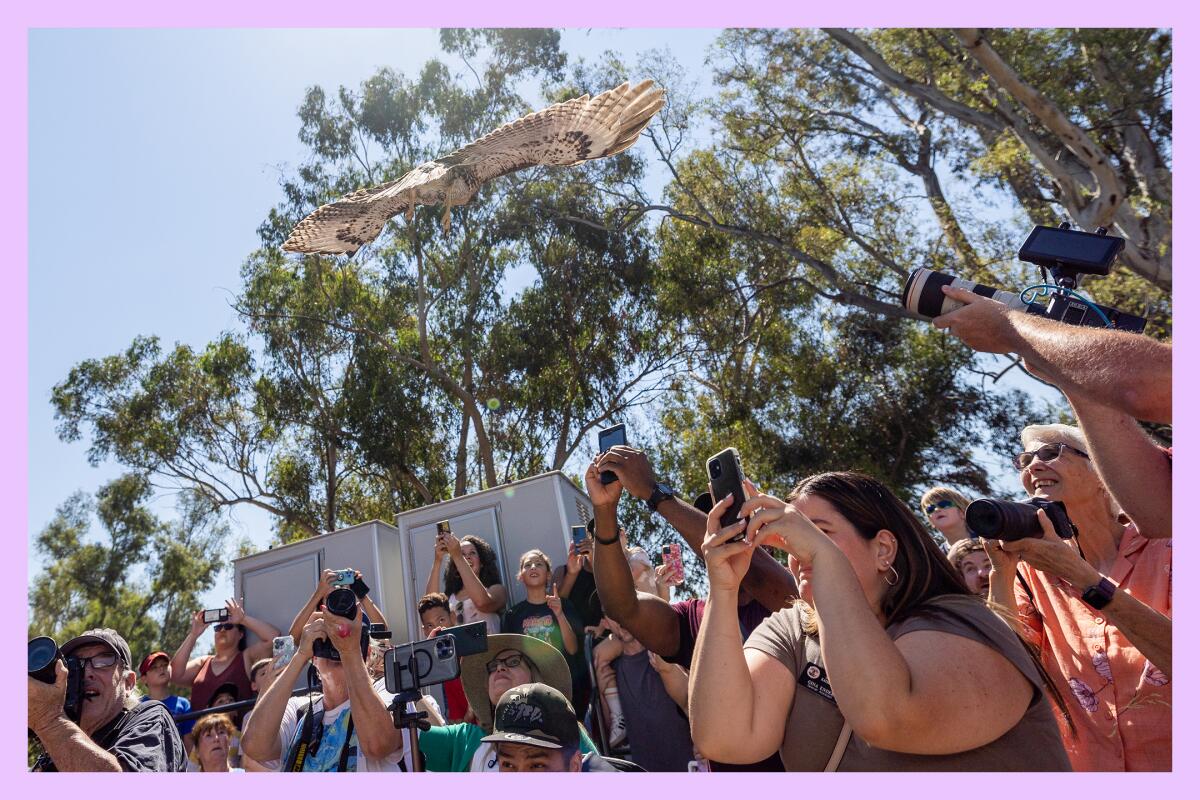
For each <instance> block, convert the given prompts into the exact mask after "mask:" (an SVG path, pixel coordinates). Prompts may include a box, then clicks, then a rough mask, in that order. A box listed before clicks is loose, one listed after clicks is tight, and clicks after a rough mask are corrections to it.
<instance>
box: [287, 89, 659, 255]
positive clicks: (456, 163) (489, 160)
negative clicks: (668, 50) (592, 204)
mask: <svg viewBox="0 0 1200 800" xmlns="http://www.w3.org/2000/svg"><path fill="white" fill-rule="evenodd" d="M663 103H664V100H663V91H662V89H658V88H655V87H654V85H653V81H642V82H641V83H639V84H638V85H637V86H632V87H631V86H630V85H629V84H628V83H623V84H621V85H620V86H618V87H617V88H615V89H609V90H608V91H607V92H604V93H603V94H599V95H596V96H595V97H590V96H588V95H586V94H585V95H584V96H583V97H576V98H575V99H574V100H567V101H566V102H563V103H557V104H555V105H552V106H550V107H549V108H545V109H542V110H541V111H537V112H535V113H533V114H529V115H528V116H524V117H521V118H520V119H519V120H516V121H515V122H510V123H508V124H507V125H504V126H502V127H499V128H497V129H496V130H494V131H492V132H491V133H489V134H488V135H486V136H484V137H483V138H480V139H476V140H475V141H473V142H471V143H470V144H469V145H467V146H466V147H463V148H461V149H459V150H456V151H454V152H453V153H451V154H450V155H448V156H443V157H442V158H439V159H436V160H434V161H427V162H425V163H424V164H421V165H420V166H419V167H416V168H415V169H413V170H410V171H409V172H408V174H406V175H405V176H404V177H402V178H399V179H397V180H394V181H389V182H388V183H385V184H382V185H381V186H373V187H370V188H367V189H359V190H358V191H355V192H352V193H350V194H348V195H346V196H345V197H343V198H341V199H340V200H335V201H334V202H332V203H327V204H325V205H323V206H321V207H320V208H318V209H317V210H316V211H314V212H313V213H311V214H309V215H308V216H307V217H305V218H304V219H303V220H301V222H300V224H299V225H297V226H296V227H295V229H294V230H293V231H292V233H291V235H290V236H288V239H287V241H286V242H284V244H283V249H284V250H290V251H291V252H294V253H323V254H326V255H335V254H339V253H351V254H353V253H354V252H355V251H357V250H358V248H360V247H362V246H363V245H364V244H367V243H369V242H371V241H373V240H374V239H375V237H376V236H378V235H379V233H380V231H382V230H383V226H384V224H385V223H386V222H387V221H388V220H389V219H391V218H392V217H394V216H396V215H397V214H407V215H408V218H409V220H411V219H412V214H413V208H414V206H416V205H418V204H420V205H444V206H445V207H446V213H445V215H444V216H443V217H442V226H443V228H445V229H446V230H449V228H450V209H452V208H454V206H461V205H463V204H465V203H467V202H469V201H470V200H471V198H472V197H474V196H475V193H476V192H478V191H479V187H480V186H482V185H483V184H484V183H486V182H487V181H490V180H492V179H493V178H498V177H500V176H501V175H507V174H508V173H510V172H515V171H517V170H519V169H524V168H525V167H532V166H535V165H538V164H551V165H558V166H571V165H573V164H581V163H583V162H584V161H588V160H590V159H593V158H603V157H604V156H611V155H614V154H616V153H620V152H622V151H623V150H626V149H628V148H629V147H630V146H632V145H633V143H634V142H635V141H637V138H638V135H639V134H640V133H641V132H642V129H643V128H645V127H646V125H648V124H649V123H650V119H651V117H653V116H654V114H655V113H657V112H658V110H659V109H660V108H662V107H663Z"/></svg>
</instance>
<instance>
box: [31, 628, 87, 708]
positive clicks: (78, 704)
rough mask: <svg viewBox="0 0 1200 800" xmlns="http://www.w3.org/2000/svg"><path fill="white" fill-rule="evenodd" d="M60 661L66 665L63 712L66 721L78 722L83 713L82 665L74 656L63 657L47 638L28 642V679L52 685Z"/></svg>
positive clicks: (51, 640)
mask: <svg viewBox="0 0 1200 800" xmlns="http://www.w3.org/2000/svg"><path fill="white" fill-rule="evenodd" d="M60 660H61V661H63V662H64V663H65V664H66V665H67V696H66V699H65V700H64V701H63V711H64V712H65V713H66V715H67V719H69V720H71V721H72V722H79V717H80V716H81V715H82V713H83V665H81V664H80V663H79V659H77V658H75V657H74V656H64V655H63V654H62V650H60V649H59V647H58V643H57V642H55V641H54V640H53V639H51V638H50V637H49V636H38V637H37V638H36V639H30V640H29V677H31V678H35V679H37V680H39V681H41V682H42V683H54V679H55V672H56V669H57V665H58V662H59V661H60Z"/></svg>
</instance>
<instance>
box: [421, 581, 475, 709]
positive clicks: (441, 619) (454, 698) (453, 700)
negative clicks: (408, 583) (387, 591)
mask: <svg viewBox="0 0 1200 800" xmlns="http://www.w3.org/2000/svg"><path fill="white" fill-rule="evenodd" d="M417 616H419V617H420V618H421V630H422V631H424V633H425V638H426V639H428V638H429V637H431V636H435V635H437V634H439V633H441V632H442V631H443V630H444V629H446V628H453V627H454V626H455V625H457V624H458V622H457V621H456V620H455V618H454V612H452V611H451V610H450V599H449V598H448V597H446V595H444V594H442V593H441V592H434V593H432V594H427V595H425V596H424V597H422V598H421V599H420V600H418V601H417ZM442 691H443V693H444V694H445V699H446V703H445V709H446V721H447V722H450V723H454V722H462V721H463V720H464V719H466V717H467V712H468V711H469V710H470V705H469V704H468V703H467V694H466V692H465V691H463V686H462V679H461V678H455V679H454V680H452V681H446V682H445V683H443V684H442Z"/></svg>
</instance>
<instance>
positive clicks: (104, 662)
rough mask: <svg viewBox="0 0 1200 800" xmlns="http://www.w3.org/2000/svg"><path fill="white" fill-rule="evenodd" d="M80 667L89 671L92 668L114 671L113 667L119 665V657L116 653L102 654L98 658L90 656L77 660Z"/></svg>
mask: <svg viewBox="0 0 1200 800" xmlns="http://www.w3.org/2000/svg"><path fill="white" fill-rule="evenodd" d="M77 660H78V661H79V666H80V667H82V668H84V669H87V668H88V667H89V666H91V668H92V669H112V666H113V665H114V664H116V663H117V656H116V654H114V653H102V654H101V655H98V656H88V657H87V658H80V659H77Z"/></svg>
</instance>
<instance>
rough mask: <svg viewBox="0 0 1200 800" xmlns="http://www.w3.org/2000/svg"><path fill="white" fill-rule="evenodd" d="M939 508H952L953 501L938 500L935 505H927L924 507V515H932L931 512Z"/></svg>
mask: <svg viewBox="0 0 1200 800" xmlns="http://www.w3.org/2000/svg"><path fill="white" fill-rule="evenodd" d="M939 508H954V501H953V500H938V501H937V502H936V503H930V504H929V505H927V506H925V513H926V514H933V512H935V511H937V510H938V509H939Z"/></svg>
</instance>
